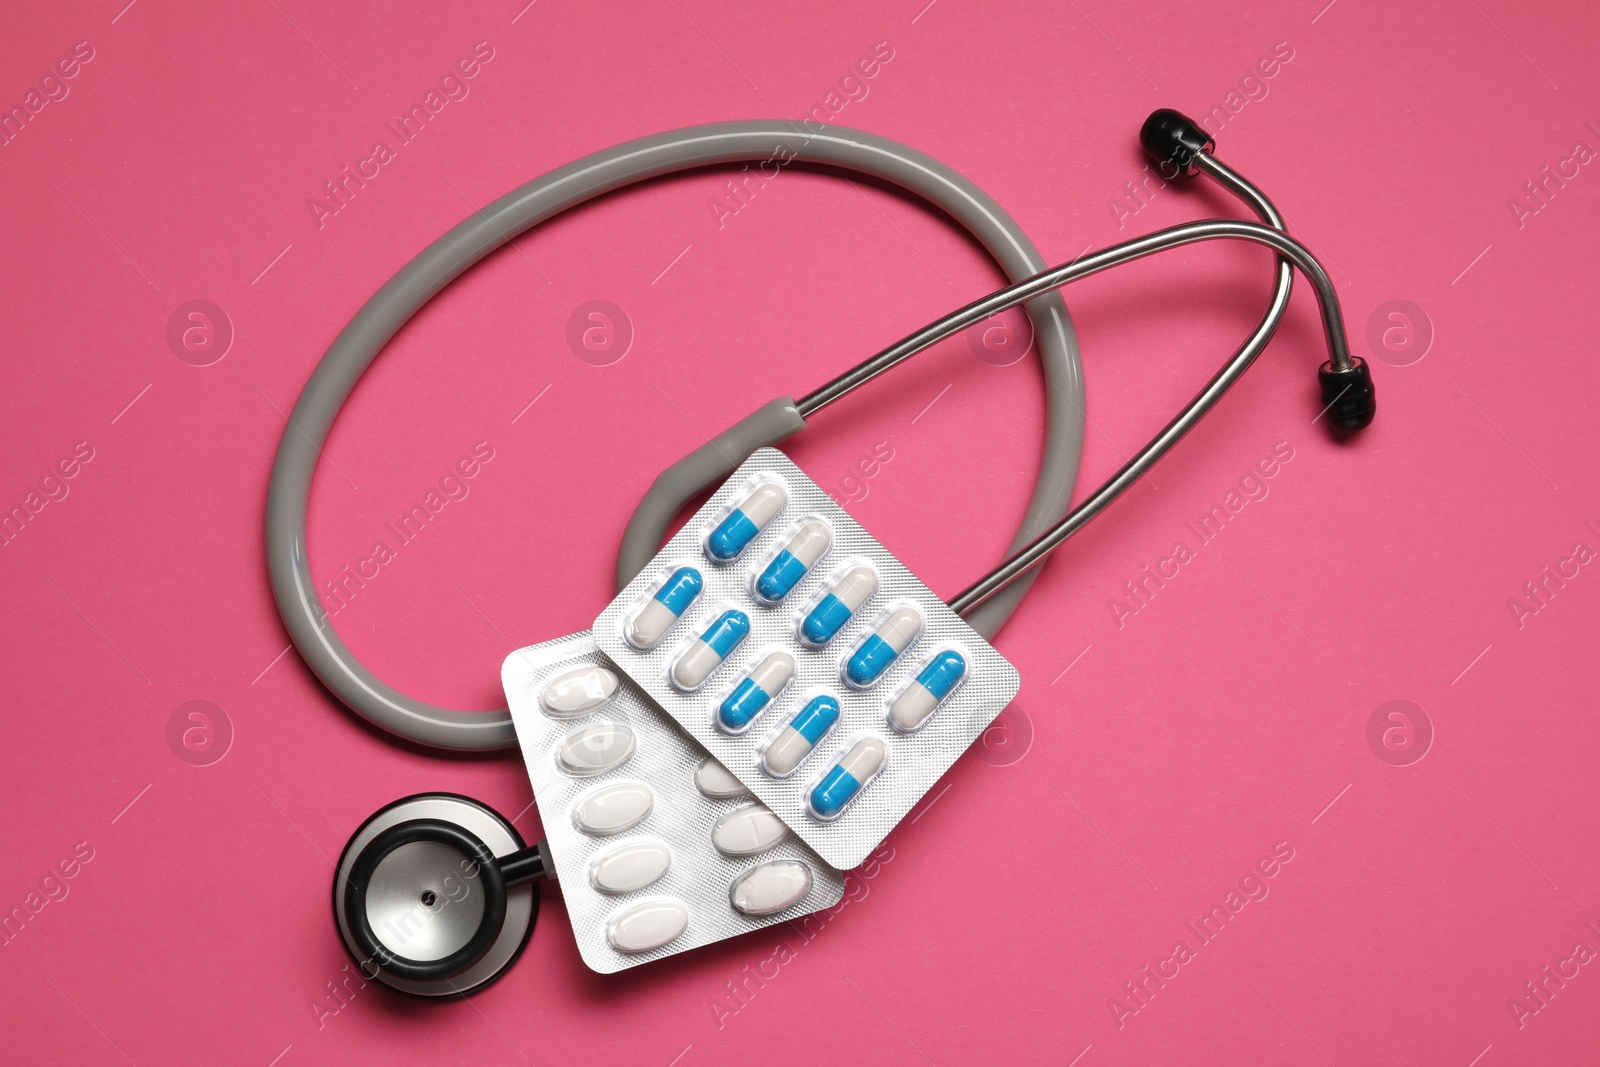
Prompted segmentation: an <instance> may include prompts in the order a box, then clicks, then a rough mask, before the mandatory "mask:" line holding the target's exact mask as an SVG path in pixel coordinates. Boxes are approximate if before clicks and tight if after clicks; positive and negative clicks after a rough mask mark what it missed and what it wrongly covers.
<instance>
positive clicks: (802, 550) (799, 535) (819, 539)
mask: <svg viewBox="0 0 1600 1067" xmlns="http://www.w3.org/2000/svg"><path fill="white" fill-rule="evenodd" d="M832 543H833V532H832V531H831V530H829V529H828V524H827V523H825V522H823V521H822V520H821V519H812V520H811V521H810V522H808V523H806V524H805V525H804V526H802V527H800V529H798V530H796V531H795V535H794V536H793V537H791V538H790V539H789V543H788V544H787V545H784V546H783V548H784V551H785V552H787V553H789V555H791V556H793V557H794V558H795V559H797V560H799V561H800V562H801V563H804V564H805V565H806V566H807V567H809V566H811V565H812V564H813V563H815V562H817V560H819V559H821V558H822V554H823V553H824V552H826V551H828V546H829V545H830V544H832Z"/></svg>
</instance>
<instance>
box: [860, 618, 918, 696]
mask: <svg viewBox="0 0 1600 1067" xmlns="http://www.w3.org/2000/svg"><path fill="white" fill-rule="evenodd" d="M921 633H922V613H921V612H919V611H918V610H917V609H916V608H913V607H903V608H896V609H895V610H894V611H891V612H890V613H889V615H888V617H887V618H885V619H884V620H883V622H882V623H880V624H879V625H878V628H877V629H876V630H874V631H872V633H870V634H868V635H867V637H866V640H864V641H862V642H861V643H860V644H858V645H857V646H856V649H855V651H854V652H853V653H851V655H850V658H849V659H848V660H847V661H846V662H845V667H844V677H845V681H847V682H849V683H850V684H851V685H852V686H854V687H856V688H857V689H865V688H867V687H868V686H870V685H872V684H873V683H875V682H876V681H877V680H878V679H879V678H881V677H883V672H884V671H886V670H888V669H889V667H890V666H891V665H892V664H893V663H894V661H895V660H897V659H899V658H900V653H902V652H904V651H905V650H906V649H908V648H910V647H911V645H912V644H913V643H914V642H915V641H916V639H917V637H918V636H919V635H920V634H921Z"/></svg>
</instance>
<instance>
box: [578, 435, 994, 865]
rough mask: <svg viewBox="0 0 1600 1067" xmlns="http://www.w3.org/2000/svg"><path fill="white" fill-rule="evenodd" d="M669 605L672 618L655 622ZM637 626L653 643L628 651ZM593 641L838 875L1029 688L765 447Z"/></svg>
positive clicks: (608, 614)
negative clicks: (688, 574) (1021, 689)
mask: <svg viewBox="0 0 1600 1067" xmlns="http://www.w3.org/2000/svg"><path fill="white" fill-rule="evenodd" d="M685 572H693V576H692V579H691V578H686V577H684V573H685ZM691 587H692V591H693V595H688V590H689V589H690V588H691ZM663 590H668V591H673V595H671V596H669V597H663V596H662V591H663ZM663 599H666V600H670V601H671V603H670V604H669V605H665V606H657V607H650V605H652V604H657V605H661V602H662V600H663ZM644 613H648V617H647V618H646V616H645V614H644ZM640 618H646V621H647V622H648V623H649V626H648V627H647V629H648V631H649V632H648V635H647V636H650V637H651V638H653V639H652V640H651V641H649V642H641V641H639V640H636V639H634V637H631V636H630V632H631V631H632V630H634V629H637V626H636V623H635V620H638V619H640ZM663 622H665V623H666V625H665V626H662V625H661V624H662V623H663ZM658 630H659V632H657V631H658ZM593 633H594V637H595V641H596V642H597V643H598V644H599V646H600V648H601V649H602V650H603V651H604V652H605V653H606V654H608V655H609V656H611V658H612V659H613V660H614V661H615V662H616V663H617V665H618V666H620V667H621V668H622V669H623V670H624V671H625V672H626V673H627V674H628V675H629V676H630V677H631V678H632V679H633V681H634V682H636V683H637V684H638V685H639V686H640V687H641V688H642V689H644V690H645V691H646V692H647V693H648V694H649V695H650V696H651V697H652V698H654V700H655V702H656V703H657V704H658V705H659V706H660V707H661V709H662V710H664V711H666V713H667V714H668V715H670V716H671V717H672V718H673V719H675V720H677V722H678V723H679V724H680V725H681V726H682V727H683V728H684V729H685V730H687V731H688V732H689V734H690V735H692V736H693V737H694V739H695V740H697V741H698V742H699V743H700V744H701V745H703V746H705V748H706V749H707V750H708V751H709V752H710V753H711V754H712V755H714V756H715V757H716V758H717V759H718V760H719V761H721V763H722V764H723V765H724V766H726V768H727V769H728V770H729V771H732V772H733V774H734V775H735V776H736V777H737V778H738V779H739V781H741V782H743V783H744V785H746V786H747V787H748V788H749V789H750V791H751V792H752V793H754V794H755V796H756V797H757V798H758V799H759V800H760V801H761V802H762V803H764V804H765V805H766V806H767V807H768V808H770V809H771V810H772V811H773V812H774V813H776V815H777V816H778V817H779V818H780V819H782V820H783V822H784V823H786V824H788V826H789V827H790V828H791V829H793V830H794V832H795V833H796V834H798V835H799V836H800V837H801V838H802V839H803V840H804V841H805V842H806V843H807V844H809V845H810V846H811V847H812V848H814V849H816V851H817V853H818V854H819V855H820V856H821V857H822V858H823V859H824V860H826V861H827V862H828V863H830V864H832V865H833V866H834V867H837V868H839V869H841V870H848V869H850V868H852V867H855V866H857V865H858V864H860V863H861V862H862V861H863V860H865V859H866V857H867V855H868V854H869V853H870V852H871V851H872V850H873V849H874V848H876V847H877V846H878V844H879V842H881V841H882V840H883V838H884V837H885V836H887V834H888V833H889V831H890V830H891V829H893V828H894V826H895V824H896V823H898V822H899V821H900V820H901V819H902V818H904V817H905V815H906V813H907V812H909V811H910V810H911V808H912V807H913V806H914V805H915V804H916V803H917V801H918V800H920V799H921V798H922V797H923V796H924V795H925V794H926V793H927V792H928V790H929V789H931V788H932V787H933V785H934V783H935V782H937V781H938V780H939V778H940V776H942V775H943V774H944V772H945V771H946V770H948V769H949V768H950V765H951V764H953V763H954V762H955V761H956V760H957V759H958V758H959V757H960V756H961V754H962V753H963V752H965V751H966V749H967V747H968V746H969V745H970V744H971V743H972V742H973V740H975V739H976V738H977V737H978V736H979V735H980V734H982V733H983V731H984V730H986V729H988V727H989V724H990V723H992V722H993V721H994V719H995V717H996V716H997V715H999V714H1000V712H1001V711H1002V710H1003V709H1004V708H1005V706H1006V705H1007V704H1009V703H1010V702H1011V698H1012V697H1014V696H1016V693H1017V689H1018V687H1019V684H1020V682H1019V679H1018V677H1017V672H1016V669H1015V668H1014V667H1012V666H1011V664H1010V663H1008V662H1006V660H1005V659H1004V658H1003V657H1002V656H1001V655H1000V654H999V653H998V652H996V651H995V650H994V648H993V647H991V646H990V645H989V643H988V642H987V641H985V640H983V638H981V637H980V636H978V634H977V633H976V632H974V631H973V629H972V628H971V627H970V626H968V625H967V624H966V623H965V622H964V621H962V619H961V618H960V616H958V615H956V613H955V612H953V611H951V610H950V608H949V606H948V605H946V604H945V603H944V602H943V601H941V600H940V599H939V598H938V597H937V596H935V595H934V594H933V592H932V591H931V590H929V589H928V587H927V586H925V585H923V584H922V582H921V581H919V580H918V579H917V577H916V576H915V575H914V574H912V573H911V572H910V571H909V570H907V569H906V567H905V566H904V565H903V564H902V563H901V562H900V561H899V560H897V559H896V558H895V557H894V556H893V555H892V554H891V553H889V552H888V551H887V550H886V549H884V547H883V546H882V545H880V544H879V543H878V542H877V541H876V540H875V539H874V538H873V537H872V535H871V534H869V533H867V532H866V530H864V529H862V528H861V526H860V524H858V523H857V522H856V521H855V520H854V519H853V518H851V517H850V515H849V513H848V512H846V511H845V510H844V509H843V508H841V507H839V506H838V505H837V504H835V503H834V502H833V500H832V499H830V498H829V496H828V494H827V493H826V492H824V491H823V490H822V489H821V488H820V487H818V486H817V485H816V484H815V483H814V482H812V481H811V479H810V478H808V477H806V475H805V474H804V472H802V471H801V470H800V469H799V468H798V467H796V466H795V465H794V464H793V463H791V462H789V459H788V457H786V456H785V455H784V454H783V453H781V452H779V451H778V450H776V449H772V448H764V449H761V450H760V451H758V452H756V453H755V454H754V455H753V456H751V457H750V458H749V459H748V460H746V461H745V462H744V464H743V465H742V466H741V467H740V468H739V469H738V470H737V471H735V472H734V474H733V476H732V477H731V478H729V479H728V481H727V482H726V483H724V484H723V486H722V487H721V488H720V489H718V490H717V491H716V492H715V493H714V494H713V495H712V497H711V499H710V500H708V501H707V502H706V504H705V506H704V507H702V508H701V509H700V510H699V512H697V513H696V514H695V515H694V517H693V518H691V519H690V520H689V521H688V522H687V523H686V524H684V526H683V528H682V529H681V530H679V531H678V533H677V535H676V536H675V537H673V538H672V540H671V541H669V542H667V545H666V547H665V548H663V549H662V550H661V552H660V553H659V554H658V555H657V556H656V557H655V558H654V559H653V560H651V562H650V565H649V566H647V567H646V568H645V569H644V570H643V571H642V572H640V574H639V576H638V577H637V578H635V579H634V580H633V581H632V582H630V583H629V584H628V587H627V589H625V590H623V592H622V593H621V594H620V595H619V596H618V597H617V599H616V600H614V601H612V602H611V604H610V605H609V606H608V607H607V608H606V609H605V610H604V611H603V612H601V614H600V617H599V618H598V619H597V620H595V625H594V631H593ZM769 687H770V688H769ZM858 775H859V777H858Z"/></svg>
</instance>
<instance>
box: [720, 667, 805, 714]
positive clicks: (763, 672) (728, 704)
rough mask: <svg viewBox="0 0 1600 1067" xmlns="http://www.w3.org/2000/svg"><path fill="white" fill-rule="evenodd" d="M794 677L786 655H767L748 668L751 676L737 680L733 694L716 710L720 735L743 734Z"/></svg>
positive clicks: (747, 675)
mask: <svg viewBox="0 0 1600 1067" xmlns="http://www.w3.org/2000/svg"><path fill="white" fill-rule="evenodd" d="M793 677H794V657H793V656H791V655H789V653H787V652H773V653H771V654H769V655H768V656H767V657H766V658H765V659H763V660H762V661H761V662H760V663H757V664H756V665H755V666H754V667H751V668H750V673H749V674H746V675H745V676H744V677H743V678H741V679H739V684H738V685H736V686H734V687H733V692H731V693H729V694H728V695H727V696H726V697H724V698H723V701H722V703H721V704H719V705H718V706H717V727H718V728H719V729H721V730H722V732H723V733H728V734H742V733H744V732H745V731H746V730H748V729H749V728H750V724H751V723H753V722H755V721H756V719H757V718H758V717H759V716H760V715H761V713H762V712H763V711H766V710H767V706H768V705H769V704H771V703H772V702H773V701H774V700H776V699H777V698H778V694H779V693H781V692H783V688H784V686H786V685H788V684H789V679H791V678H793Z"/></svg>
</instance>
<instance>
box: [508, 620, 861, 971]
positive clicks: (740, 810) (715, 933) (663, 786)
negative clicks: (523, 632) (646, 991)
mask: <svg viewBox="0 0 1600 1067" xmlns="http://www.w3.org/2000/svg"><path fill="white" fill-rule="evenodd" d="M500 677H501V682H502V684H503V685H504V686H505V691H506V699H507V700H508V701H509V703H510V705H511V719H512V722H513V724H514V725H515V726H516V730H517V742H518V743H519V744H520V745H521V747H522V758H523V760H524V761H525V762H526V764H527V767H528V777H529V779H531V780H532V782H533V795H534V799H535V800H536V801H537V802H538V805H539V816H540V818H541V819H542V820H543V822H544V831H545V837H546V840H547V841H548V843H549V848H550V853H551V856H552V858H553V859H554V860H555V865H556V878H557V880H558V881H559V882H560V883H561V895H562V899H563V900H564V901H565V903H566V908H567V917H568V918H569V919H571V921H572V931H573V933H574V934H575V935H576V937H577V941H578V951H579V953H580V954H581V955H582V956H583V962H584V963H586V964H587V965H588V966H589V968H590V969H591V970H594V971H599V972H600V973H602V974H610V973H612V972H613V971H621V970H625V969H627V968H629V967H635V966H638V965H639V964H641V963H647V962H649V961H650V960H655V959H660V958H662V957H663V956H671V955H674V954H676V953H679V952H683V951H685V950H687V949H691V948H697V947H699V946H700V945H708V944H710V943H712V942H713V941H721V940H722V939H724V938H728V937H736V936H738V935H739V934H743V933H748V932H749V931H751V930H758V929H760V928H762V927H764V926H771V925H773V924H774V923H780V922H785V921H787V920H789V919H794V918H798V917H800V916H802V915H809V914H810V913H812V912H814V911H820V910H821V909H823V908H827V907H831V906H833V905H834V904H837V903H838V902H839V899H840V898H841V897H842V896H843V895H844V876H843V875H842V874H840V873H839V872H838V871H836V870H834V869H833V868H831V867H829V866H828V865H827V864H826V863H824V862H822V860H821V859H820V858H819V857H818V856H817V854H816V853H815V852H813V851H812V850H811V849H809V848H807V847H806V846H805V845H804V844H803V843H801V842H800V841H799V840H798V839H796V838H795V836H794V835H793V834H792V833H790V832H789V830H788V828H787V827H786V826H784V824H783V823H782V822H781V821H780V820H778V819H777V818H776V817H775V816H774V815H773V814H772V812H770V811H768V810H767V809H766V808H765V807H764V806H763V805H762V804H761V803H759V802H758V801H756V800H755V799H754V798H753V797H752V796H751V795H750V792H749V790H747V789H745V787H744V786H743V785H741V784H740V783H739V781H738V780H737V779H736V778H734V777H733V776H732V775H730V774H729V773H728V772H727V771H726V770H725V769H724V768H723V767H722V766H721V765H720V764H718V763H717V762H716V761H715V760H713V759H711V758H710V757H709V756H707V755H706V753H705V751H704V750H703V749H701V748H700V746H699V745H697V744H695V743H694V741H692V740H691V739H690V738H689V737H688V736H686V735H685V734H684V733H683V731H681V730H679V729H678V728H677V727H676V726H675V725H674V724H673V723H672V720H670V719H668V718H667V717H666V716H665V715H663V714H661V711H660V709H658V708H656V707H655V706H654V705H653V704H652V703H651V702H650V698H649V697H648V696H646V695H645V694H644V693H642V692H640V691H639V689H638V688H637V687H635V686H634V685H632V684H631V683H630V682H629V681H628V680H627V678H626V677H623V676H620V675H619V673H618V672H617V670H616V668H615V667H614V666H613V664H612V663H611V661H610V660H608V659H607V658H606V657H605V656H604V655H603V654H601V652H600V651H599V649H598V648H597V647H596V645H595V642H594V640H593V639H592V638H591V637H590V635H589V634H588V633H587V632H586V633H580V634H573V635H572V636H570V637H562V638H557V639H556V640H554V641H546V642H545V643H543V644H539V645H530V646H529V647H527V648H523V649H518V650H517V651H515V652H513V653H512V654H511V655H510V656H508V657H507V658H506V661H505V664H504V665H503V666H502V667H501V670H500Z"/></svg>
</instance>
